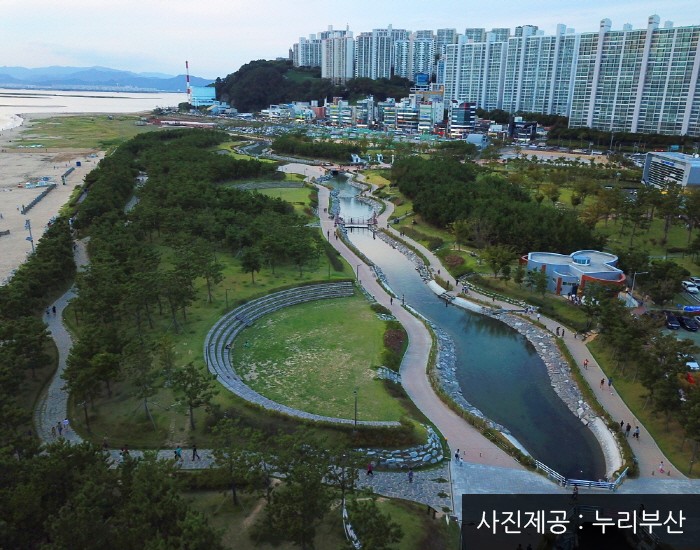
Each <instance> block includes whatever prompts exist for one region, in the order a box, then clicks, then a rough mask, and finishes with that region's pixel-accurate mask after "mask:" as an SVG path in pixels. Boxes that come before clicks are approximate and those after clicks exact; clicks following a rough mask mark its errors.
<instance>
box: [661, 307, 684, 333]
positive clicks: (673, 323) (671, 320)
mask: <svg viewBox="0 0 700 550" xmlns="http://www.w3.org/2000/svg"><path fill="white" fill-rule="evenodd" d="M664 315H665V316H666V328H668V329H671V330H678V329H679V328H681V324H680V323H679V322H678V317H676V316H675V315H674V314H673V313H671V312H670V311H664Z"/></svg>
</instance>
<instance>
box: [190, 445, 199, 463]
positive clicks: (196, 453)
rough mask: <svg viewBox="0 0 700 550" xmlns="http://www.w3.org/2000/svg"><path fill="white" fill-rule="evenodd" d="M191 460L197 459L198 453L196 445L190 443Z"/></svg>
mask: <svg viewBox="0 0 700 550" xmlns="http://www.w3.org/2000/svg"><path fill="white" fill-rule="evenodd" d="M192 460H199V453H198V452H197V445H192Z"/></svg>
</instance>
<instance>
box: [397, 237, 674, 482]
mask: <svg viewBox="0 0 700 550" xmlns="http://www.w3.org/2000/svg"><path fill="white" fill-rule="evenodd" d="M389 233H391V234H393V235H394V236H396V237H398V236H399V233H398V231H397V230H395V229H394V228H393V227H391V228H390V229H389ZM400 238H401V239H402V240H404V241H407V242H409V243H410V244H411V245H412V246H414V247H415V248H416V249H418V250H420V252H421V253H422V254H423V255H424V256H425V257H426V258H427V259H428V261H429V262H430V267H431V268H432V269H433V270H435V271H437V270H438V269H439V270H440V271H441V273H442V274H443V278H447V280H449V282H450V283H451V284H452V285H453V288H454V285H456V281H455V280H454V279H452V278H451V277H449V276H445V274H447V273H449V271H448V270H447V269H445V267H444V266H443V265H442V263H441V262H440V259H439V258H438V257H437V256H435V254H433V253H432V252H431V251H430V250H428V249H427V248H425V247H424V246H423V245H421V244H420V243H417V242H416V241H413V240H412V239H410V238H408V237H406V236H405V235H404V236H402V237H400ZM471 294H472V295H473V296H474V297H475V298H477V299H481V300H483V301H484V302H490V303H492V304H493V306H495V307H499V308H503V309H515V308H514V306H513V305H512V304H509V303H507V302H502V301H500V300H496V301H495V302H492V301H491V298H488V297H487V296H484V295H482V294H479V293H478V292H471ZM533 320H534V319H533ZM539 322H540V323H542V324H543V325H544V326H545V327H546V328H548V329H549V330H550V331H551V332H552V333H553V334H556V329H557V327H562V325H561V324H560V323H559V322H557V321H554V320H552V319H549V318H548V317H540V320H539ZM563 328H564V337H563V341H564V344H565V345H566V347H567V348H568V349H569V351H570V352H571V355H572V356H573V358H574V360H575V361H576V363H577V365H578V366H579V370H580V371H581V372H582V373H583V376H584V378H585V379H586V381H587V382H588V384H589V385H590V386H591V388H592V389H593V393H594V394H595V396H596V398H597V399H598V401H599V402H600V404H601V405H602V406H603V408H605V410H606V411H608V413H609V414H610V415H611V416H612V418H613V419H618V420H621V421H624V422H625V424H627V423H628V422H629V423H630V424H631V426H632V430H634V427H635V426H639V429H640V436H639V440H638V441H637V440H635V439H633V438H632V437H631V436H630V445H631V447H632V450H633V451H634V453H635V456H636V458H637V460H638V462H639V470H640V476H642V477H653V478H655V479H659V476H658V466H659V463H660V462H661V461H663V462H664V464H666V465H671V461H670V460H669V459H668V457H667V456H665V455H664V454H663V453H662V452H661V449H659V447H658V445H657V444H656V442H655V441H654V440H653V439H652V438H651V436H650V435H649V433H648V432H647V431H646V429H645V428H644V425H643V424H642V423H641V422H640V421H639V419H637V418H636V417H635V416H634V415H633V414H632V412H631V411H630V410H629V408H627V405H626V404H625V402H624V401H623V400H622V399H621V398H620V396H619V395H618V394H617V392H616V391H615V390H614V380H613V391H612V393H611V392H610V390H609V389H608V386H607V376H605V374H603V372H602V370H601V369H600V366H599V365H598V363H597V362H596V360H595V359H594V358H593V356H592V355H591V353H590V352H589V351H588V347H587V346H586V344H585V342H584V341H583V340H581V339H579V338H574V332H573V331H572V330H571V329H570V328H569V327H563ZM585 359H588V368H587V369H584V368H583V361H584V360H585ZM602 378H605V379H606V383H605V385H604V387H603V388H601V387H600V380H601V379H602ZM665 470H666V473H668V471H669V468H668V467H666V468H665ZM670 472H671V476H673V477H675V478H683V479H684V478H685V476H684V475H683V474H682V473H680V472H679V471H678V470H677V469H676V468H675V467H671V468H670Z"/></svg>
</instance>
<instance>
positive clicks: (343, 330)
mask: <svg viewBox="0 0 700 550" xmlns="http://www.w3.org/2000/svg"><path fill="white" fill-rule="evenodd" d="M384 328H385V322H384V321H381V320H380V319H378V318H377V316H376V314H375V313H374V312H373V311H372V310H371V309H370V308H369V304H368V303H367V300H365V298H364V297H351V298H338V299H333V300H321V301H317V302H310V303H307V304H301V305H297V306H294V307H290V308H286V309H284V310H281V311H278V312H276V313H274V314H272V315H270V316H268V317H265V318H264V319H261V320H260V321H258V322H257V323H256V324H255V325H253V326H252V327H250V328H247V329H245V330H244V331H243V332H242V333H241V334H240V335H239V336H238V338H237V339H236V341H235V345H234V349H233V351H232V353H231V357H232V361H233V365H234V368H235V369H236V371H237V372H238V373H239V374H240V375H241V378H242V379H243V380H244V381H245V382H246V383H247V384H248V385H250V386H251V387H252V388H253V389H255V390H256V391H258V392H259V393H261V394H262V395H265V396H266V397H269V398H270V399H272V400H273V401H277V402H280V403H283V404H285V405H289V406H291V407H294V408H299V409H302V410H304V411H307V412H311V413H315V414H321V415H326V416H337V417H341V418H353V415H354V394H353V390H354V389H357V394H358V419H359V420H399V419H400V418H401V416H403V415H404V414H405V411H404V409H403V408H402V407H401V405H400V403H399V402H398V401H397V400H395V399H394V398H392V397H391V396H389V395H388V394H387V393H386V390H385V389H384V383H383V382H381V381H380V380H374V370H373V368H372V367H376V366H378V365H380V364H381V352H382V349H383V341H382V337H383V334H384Z"/></svg>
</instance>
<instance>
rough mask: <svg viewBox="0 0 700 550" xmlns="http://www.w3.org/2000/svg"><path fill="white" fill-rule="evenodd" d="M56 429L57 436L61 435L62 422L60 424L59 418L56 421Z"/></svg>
mask: <svg viewBox="0 0 700 550" xmlns="http://www.w3.org/2000/svg"><path fill="white" fill-rule="evenodd" d="M56 429H57V430H58V437H61V436H62V435H63V424H61V421H60V420H59V421H58V422H57V423H56Z"/></svg>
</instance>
